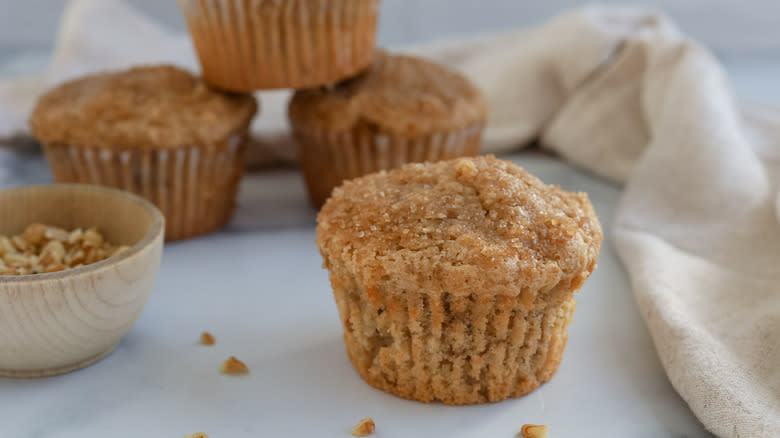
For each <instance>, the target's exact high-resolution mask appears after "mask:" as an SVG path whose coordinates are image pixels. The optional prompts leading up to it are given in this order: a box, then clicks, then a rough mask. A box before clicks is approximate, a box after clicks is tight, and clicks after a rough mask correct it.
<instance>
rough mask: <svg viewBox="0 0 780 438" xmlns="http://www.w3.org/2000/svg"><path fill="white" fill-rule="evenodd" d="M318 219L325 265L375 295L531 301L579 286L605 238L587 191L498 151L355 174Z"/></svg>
mask: <svg viewBox="0 0 780 438" xmlns="http://www.w3.org/2000/svg"><path fill="white" fill-rule="evenodd" d="M318 222H319V225H318V230H317V235H318V238H317V243H318V246H319V248H320V251H321V252H322V254H323V258H324V259H325V263H326V267H328V266H327V265H328V264H329V263H330V262H329V260H331V259H332V258H335V259H337V260H338V262H339V264H340V265H343V268H344V269H346V270H347V271H351V272H352V273H353V274H354V276H355V277H356V278H358V279H361V280H362V281H364V282H365V284H363V285H360V286H362V287H363V288H365V289H366V290H367V291H369V292H370V291H372V290H374V291H380V292H379V293H391V294H392V293H400V292H407V293H409V292H413V291H420V292H425V293H427V294H431V295H439V294H442V293H450V294H453V295H468V294H472V293H474V294H478V295H488V296H492V295H509V296H517V295H523V296H522V297H521V298H522V299H523V301H526V300H527V301H528V302H529V304H530V302H533V301H534V300H535V299H536V298H537V296H536V295H537V293H545V294H547V296H548V299H549V300H557V299H560V300H564V299H567V298H568V297H569V296H570V293H571V291H572V290H577V289H579V287H580V286H581V285H582V282H583V281H584V280H585V278H587V276H588V275H589V274H590V272H591V271H592V270H593V268H594V267H595V263H596V259H597V258H598V253H599V249H600V246H601V241H602V231H601V226H600V224H599V222H598V219H597V218H596V216H595V213H594V211H593V207H592V205H591V204H590V201H589V200H588V196H587V195H586V194H584V193H576V194H575V193H568V192H566V191H563V190H561V189H560V188H559V187H557V186H548V185H546V184H544V183H542V182H541V181H540V180H539V179H537V178H536V177H534V176H533V175H531V174H529V173H528V172H526V171H525V170H523V169H522V168H520V167H518V166H516V165H514V164H512V163H510V162H507V161H503V160H498V159H496V158H495V157H493V156H487V157H477V158H459V159H455V160H450V161H444V162H438V163H426V164H416V163H415V164H409V165H406V166H404V167H402V168H400V169H396V170H392V171H389V172H386V171H382V172H379V173H375V174H372V175H368V176H365V177H362V178H357V179H354V180H351V181H347V182H346V183H344V184H343V185H342V186H341V187H339V188H336V189H335V190H334V192H333V196H332V197H331V198H330V199H329V200H328V201H327V202H326V204H325V206H324V207H323V208H322V210H321V211H320V214H319V216H318ZM556 292H560V294H556ZM524 294H528V295H529V296H525V295H524ZM557 295H560V296H557Z"/></svg>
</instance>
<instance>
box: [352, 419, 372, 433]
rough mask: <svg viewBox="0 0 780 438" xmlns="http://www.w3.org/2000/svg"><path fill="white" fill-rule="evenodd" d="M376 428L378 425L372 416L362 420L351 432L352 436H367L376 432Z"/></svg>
mask: <svg viewBox="0 0 780 438" xmlns="http://www.w3.org/2000/svg"><path fill="white" fill-rule="evenodd" d="M375 429H376V425H375V424H374V420H373V419H372V418H371V417H366V418H364V419H362V420H360V421H359V422H358V424H356V425H355V427H353V428H352V430H351V431H349V433H350V434H352V436H367V435H371V434H372V433H374V430H375Z"/></svg>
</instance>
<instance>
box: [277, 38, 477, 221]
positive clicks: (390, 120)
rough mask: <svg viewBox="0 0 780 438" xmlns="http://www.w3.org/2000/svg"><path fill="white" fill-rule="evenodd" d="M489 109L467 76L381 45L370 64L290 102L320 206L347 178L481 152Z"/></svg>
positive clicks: (307, 173)
mask: <svg viewBox="0 0 780 438" xmlns="http://www.w3.org/2000/svg"><path fill="white" fill-rule="evenodd" d="M486 117H487V110H486V105H485V101H484V99H483V97H482V94H481V93H480V92H479V90H478V89H477V88H476V87H474V86H473V85H472V84H471V83H470V82H469V80H468V79H466V78H465V77H464V76H463V75H461V74H459V73H456V72H454V71H451V70H448V69H447V68H445V67H444V66H442V65H439V64H436V63H433V62H430V61H426V60H424V59H421V58H415V57H411V56H401V55H392V54H388V53H385V52H381V51H379V52H378V53H377V56H376V59H375V61H374V63H373V65H372V66H371V68H370V69H369V70H368V71H367V72H365V73H364V74H361V75H359V76H358V77H355V78H352V79H348V80H346V81H343V82H341V83H339V84H337V85H335V86H334V87H332V88H317V89H309V90H301V91H298V92H296V93H295V95H294V96H293V98H292V100H291V101H290V106H289V118H290V124H291V126H292V129H293V134H294V137H295V139H296V142H297V144H298V158H299V163H300V165H301V168H302V171H303V175H304V178H305V180H306V185H307V187H308V189H309V194H310V196H311V199H312V202H313V203H314V205H315V206H317V207H319V206H321V205H322V203H323V202H325V199H326V198H327V197H328V196H330V193H331V191H332V190H333V188H334V187H336V186H338V185H339V184H341V182H342V181H343V180H345V179H350V178H355V177H357V176H361V175H365V174H367V173H371V172H375V171H378V170H382V169H391V168H396V167H400V166H401V165H403V164H406V163H410V162H422V161H439V160H444V159H448V158H455V157H459V156H470V155H477V154H478V153H479V148H480V138H481V136H482V130H483V128H484V126H485V120H486Z"/></svg>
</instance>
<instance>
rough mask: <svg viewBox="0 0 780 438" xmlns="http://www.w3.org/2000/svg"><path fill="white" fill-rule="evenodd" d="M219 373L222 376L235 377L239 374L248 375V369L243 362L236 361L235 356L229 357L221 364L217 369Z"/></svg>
mask: <svg viewBox="0 0 780 438" xmlns="http://www.w3.org/2000/svg"><path fill="white" fill-rule="evenodd" d="M219 372H220V373H222V374H228V375H231V376H237V375H241V374H249V368H247V366H246V364H245V363H244V362H241V361H240V360H238V359H236V357H235V356H230V357H229V358H228V359H227V360H226V361H224V362H222V366H221V367H219Z"/></svg>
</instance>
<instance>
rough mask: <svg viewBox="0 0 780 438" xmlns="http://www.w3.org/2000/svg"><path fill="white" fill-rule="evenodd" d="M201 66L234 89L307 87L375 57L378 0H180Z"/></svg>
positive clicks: (218, 83)
mask: <svg viewBox="0 0 780 438" xmlns="http://www.w3.org/2000/svg"><path fill="white" fill-rule="evenodd" d="M178 3H179V6H180V8H181V10H182V11H183V13H184V16H185V19H186V20H187V24H188V27H189V30H190V35H191V36H192V40H193V43H194V45H195V49H196V51H197V53H198V57H199V58H200V63H201V66H202V68H203V76H204V77H205V78H206V79H207V80H208V81H209V82H210V83H211V84H213V85H215V86H217V87H220V88H223V89H226V90H232V91H251V90H257V89H272V88H308V87H314V86H318V85H325V84H330V83H333V82H337V81H339V80H341V79H345V78H347V77H350V76H353V75H355V74H356V73H358V72H360V71H362V70H364V69H365V68H366V67H368V65H369V64H370V63H371V60H372V57H373V52H374V45H375V39H376V27H377V14H378V8H379V0H320V1H310V0H285V1H278V0H179V1H178Z"/></svg>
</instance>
